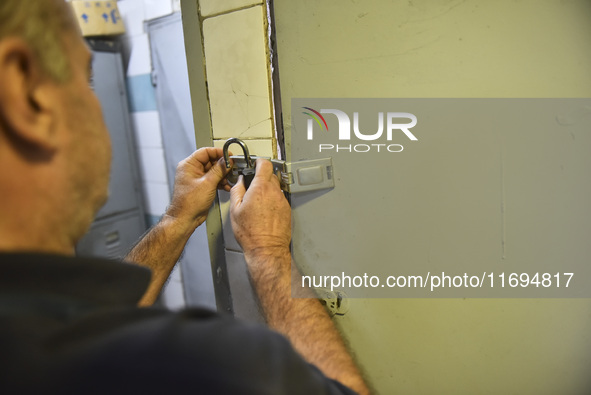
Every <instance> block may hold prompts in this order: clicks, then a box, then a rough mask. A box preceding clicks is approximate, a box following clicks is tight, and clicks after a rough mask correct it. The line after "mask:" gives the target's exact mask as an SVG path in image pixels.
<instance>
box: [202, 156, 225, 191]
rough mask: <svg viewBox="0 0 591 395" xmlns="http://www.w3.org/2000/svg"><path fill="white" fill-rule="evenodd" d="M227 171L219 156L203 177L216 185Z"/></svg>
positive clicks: (222, 159)
mask: <svg viewBox="0 0 591 395" xmlns="http://www.w3.org/2000/svg"><path fill="white" fill-rule="evenodd" d="M228 171H229V169H226V162H225V161H224V158H220V159H219V160H218V161H217V162H215V164H214V165H213V166H212V167H211V169H209V170H208V171H207V173H205V175H204V176H203V177H204V178H205V179H206V180H207V181H209V182H211V183H212V184H213V185H218V184H219V183H220V182H221V181H222V180H223V179H224V177H225V176H226V174H228Z"/></svg>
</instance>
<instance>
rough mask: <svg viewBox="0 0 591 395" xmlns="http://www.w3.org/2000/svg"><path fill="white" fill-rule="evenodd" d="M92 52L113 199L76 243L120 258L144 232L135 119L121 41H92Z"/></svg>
mask: <svg viewBox="0 0 591 395" xmlns="http://www.w3.org/2000/svg"><path fill="white" fill-rule="evenodd" d="M89 45H90V46H91V48H92V50H93V56H94V59H93V74H94V75H93V77H94V78H93V88H94V90H95V92H96V95H97V96H98V98H99V100H100V102H101V105H102V109H103V117H104V118H105V122H106V124H107V127H108V129H109V133H110V135H111V147H112V151H113V157H112V163H111V178H110V181H109V199H108V201H107V203H106V204H105V205H104V206H103V207H102V208H101V209H100V211H99V212H98V214H97V216H96V220H95V222H94V223H93V224H92V226H91V229H90V230H89V232H88V234H87V235H85V236H84V238H83V239H82V240H80V242H79V243H78V245H77V247H76V252H77V253H78V255H95V256H105V257H110V258H117V257H122V256H123V255H125V253H126V252H127V251H128V250H129V249H130V248H131V247H132V246H133V245H134V243H135V242H136V241H137V240H138V239H139V237H140V236H141V235H142V234H143V233H144V232H145V230H146V221H145V217H144V207H143V200H142V196H141V192H140V176H139V171H138V165H137V159H136V154H135V146H134V139H133V133H132V130H131V123H130V120H129V110H128V102H127V93H126V89H125V79H124V74H123V63H122V60H121V50H120V44H119V43H118V42H116V41H98V40H89Z"/></svg>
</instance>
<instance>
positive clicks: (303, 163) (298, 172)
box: [224, 138, 334, 193]
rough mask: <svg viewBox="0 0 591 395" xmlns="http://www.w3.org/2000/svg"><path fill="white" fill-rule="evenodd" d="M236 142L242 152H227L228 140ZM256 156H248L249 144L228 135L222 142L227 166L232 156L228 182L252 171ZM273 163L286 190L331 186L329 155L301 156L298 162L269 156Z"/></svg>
mask: <svg viewBox="0 0 591 395" xmlns="http://www.w3.org/2000/svg"><path fill="white" fill-rule="evenodd" d="M234 143H236V144H239V145H240V146H241V147H242V151H243V152H244V156H239V155H233V156H230V157H229V156H228V147H229V146H230V145H231V144H234ZM258 158H259V157H258V156H250V154H249V153H248V147H247V146H246V144H245V143H244V141H242V140H240V139H237V138H231V139H229V140H228V141H226V143H225V144H224V159H225V160H226V166H227V167H228V168H229V167H230V160H229V159H232V162H233V166H232V170H231V171H230V172H229V173H228V176H227V179H228V182H229V183H230V185H234V184H236V182H238V177H239V176H240V175H247V174H251V173H252V170H253V169H254V166H255V163H256V160H257V159H258ZM264 159H267V160H270V161H271V163H272V164H273V170H274V172H275V174H277V176H278V177H279V179H280V182H281V189H282V190H283V191H285V192H288V193H298V192H310V191H318V190H321V189H328V188H334V175H333V166H332V158H330V157H329V158H322V159H311V160H300V161H297V162H285V161H282V160H278V159H269V158H264Z"/></svg>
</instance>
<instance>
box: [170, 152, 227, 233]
mask: <svg viewBox="0 0 591 395" xmlns="http://www.w3.org/2000/svg"><path fill="white" fill-rule="evenodd" d="M227 173H228V170H227V169H226V164H225V162H224V157H223V151H222V149H221V148H212V147H207V148H200V149H198V150H197V151H195V152H194V153H193V154H192V155H191V156H189V157H188V158H186V159H185V160H183V161H181V162H180V163H179V164H178V166H177V168H176V175H175V178H174V192H173V196H172V201H171V203H170V206H169V207H168V209H167V210H166V215H168V216H170V217H173V218H175V219H177V220H180V221H181V223H183V224H187V225H188V226H189V227H190V228H193V230H194V229H195V228H197V227H198V226H199V225H201V224H202V223H203V222H204V221H205V219H206V218H207V213H208V211H209V208H210V207H211V204H212V203H213V200H214V198H215V194H216V190H217V189H218V188H220V189H225V190H226V191H230V186H229V185H228V183H227V181H226V178H225V177H226V174H227Z"/></svg>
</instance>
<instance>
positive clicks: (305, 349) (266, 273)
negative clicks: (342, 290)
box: [245, 249, 369, 394]
mask: <svg viewBox="0 0 591 395" xmlns="http://www.w3.org/2000/svg"><path fill="white" fill-rule="evenodd" d="M245 257H246V261H247V263H248V266H249V270H250V273H251V277H252V279H253V282H254V285H255V288H256V291H257V294H258V296H259V299H260V301H261V304H262V307H263V310H264V311H265V315H266V317H267V322H268V324H269V326H270V327H271V328H273V329H275V330H277V331H279V332H281V333H283V334H284V335H285V336H286V337H287V338H288V339H289V340H290V341H291V343H292V345H293V346H294V348H295V349H296V350H297V351H298V352H299V353H300V354H301V355H302V356H303V357H304V358H305V359H306V360H307V361H308V362H310V363H312V364H314V365H316V366H317V367H318V368H319V369H320V370H321V371H322V372H323V373H324V374H325V375H326V376H327V377H330V378H333V379H335V380H338V381H339V382H341V383H343V384H345V385H347V386H348V387H350V388H351V389H353V390H355V391H357V392H358V393H360V394H368V393H369V390H368V388H367V386H366V385H365V382H364V380H363V378H362V376H361V374H360V372H359V370H358V368H357V366H356V365H355V363H354V361H353V359H352V358H351V356H350V354H349V352H348V351H347V349H346V347H345V344H344V343H343V340H342V338H341V335H340V334H339V332H338V331H337V329H336V328H335V326H334V324H333V322H332V320H331V319H330V317H329V315H328V314H327V312H326V310H325V308H324V307H323V306H322V305H321V304H320V302H319V301H318V299H317V297H316V295H315V294H314V292H313V291H311V290H310V289H302V288H301V287H300V285H301V282H299V283H298V281H301V280H298V279H300V278H301V276H300V273H299V271H298V269H297V268H296V266H295V264H293V262H292V260H291V254H290V252H289V250H287V249H284V250H274V251H257V252H253V253H247V254H245ZM292 278H293V281H294V290H295V292H296V293H297V295H294V296H297V297H292V295H291V288H292Z"/></svg>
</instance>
